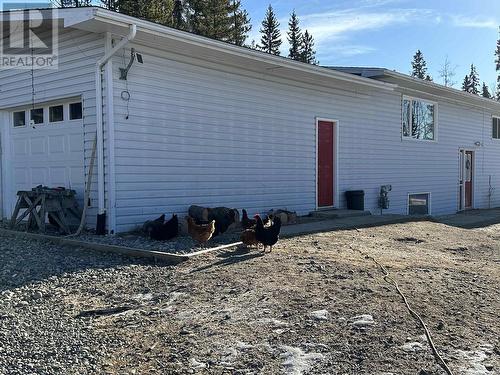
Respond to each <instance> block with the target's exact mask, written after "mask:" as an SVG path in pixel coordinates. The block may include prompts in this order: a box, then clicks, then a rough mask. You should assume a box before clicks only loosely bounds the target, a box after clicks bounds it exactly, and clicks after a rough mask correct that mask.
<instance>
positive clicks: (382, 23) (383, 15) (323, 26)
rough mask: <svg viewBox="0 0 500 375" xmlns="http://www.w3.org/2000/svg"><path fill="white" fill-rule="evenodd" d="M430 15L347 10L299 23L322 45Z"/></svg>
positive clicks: (307, 17) (412, 11) (309, 17)
mask: <svg viewBox="0 0 500 375" xmlns="http://www.w3.org/2000/svg"><path fill="white" fill-rule="evenodd" d="M430 14H431V11H429V10H419V9H395V10H388V11H386V12H359V9H348V10H343V11H335V12H327V13H318V14H309V15H305V16H302V17H301V18H300V21H301V26H302V28H303V29H308V30H309V31H310V32H311V34H312V35H313V36H314V38H315V40H316V42H317V44H322V43H323V42H325V41H332V40H335V39H340V38H345V37H347V36H348V35H349V34H352V33H355V32H359V31H368V30H379V29H382V28H385V27H389V26H392V25H396V24H405V23H409V22H411V21H415V20H419V19H425V18H426V17H427V16H429V15H430ZM424 17H425V18H424Z"/></svg>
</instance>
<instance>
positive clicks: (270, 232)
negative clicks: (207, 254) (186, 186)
mask: <svg viewBox="0 0 500 375" xmlns="http://www.w3.org/2000/svg"><path fill="white" fill-rule="evenodd" d="M242 212H243V216H242V219H241V222H240V223H239V224H241V227H242V229H243V232H242V233H241V242H243V243H244V244H245V245H246V246H256V247H257V249H259V248H260V245H263V246H264V252H265V251H266V249H267V248H269V250H270V251H272V249H273V246H274V245H276V243H277V242H278V240H279V235H280V232H281V226H282V217H281V216H280V214H279V213H278V214H277V215H273V214H270V215H267V216H266V217H265V218H264V219H262V218H261V217H260V216H259V215H255V216H254V218H253V219H250V218H249V217H248V213H247V211H246V210H243V211H242ZM282 212H283V211H282ZM282 212H281V213H282ZM238 216H239V213H238V212H237V211H236V210H229V211H226V214H225V215H224V216H221V217H217V219H213V220H210V221H208V222H202V221H201V220H196V219H195V218H193V217H191V216H187V217H186V223H187V232H188V234H189V235H190V236H191V237H192V238H193V239H194V240H195V241H197V242H198V243H200V244H204V243H206V242H208V241H209V240H210V239H211V238H213V237H215V236H217V235H219V234H222V233H224V232H225V231H226V230H227V229H228V228H229V226H230V225H232V224H233V223H236V224H238V223H237V221H238V219H237V218H238ZM165 219H166V217H165V215H161V216H160V217H159V218H158V219H156V220H152V221H147V222H146V223H144V225H143V232H144V233H145V234H146V236H147V237H149V238H151V239H153V240H156V241H168V240H171V239H173V238H175V237H177V236H178V235H179V224H180V223H179V219H178V217H177V215H173V216H172V218H171V219H170V220H168V221H166V220H165Z"/></svg>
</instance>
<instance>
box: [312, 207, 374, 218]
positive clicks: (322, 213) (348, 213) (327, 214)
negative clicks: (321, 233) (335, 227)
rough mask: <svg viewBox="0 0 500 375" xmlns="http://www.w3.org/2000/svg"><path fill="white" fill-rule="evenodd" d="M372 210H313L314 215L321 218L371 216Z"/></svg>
mask: <svg viewBox="0 0 500 375" xmlns="http://www.w3.org/2000/svg"><path fill="white" fill-rule="evenodd" d="M370 215H371V212H370V211H360V210H335V209H333V210H318V211H313V212H311V216H312V217H317V218H321V219H344V218H350V217H362V216H370Z"/></svg>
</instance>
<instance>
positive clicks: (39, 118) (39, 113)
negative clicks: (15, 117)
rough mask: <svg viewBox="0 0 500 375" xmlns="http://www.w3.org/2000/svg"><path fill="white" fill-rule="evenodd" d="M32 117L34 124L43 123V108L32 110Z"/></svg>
mask: <svg viewBox="0 0 500 375" xmlns="http://www.w3.org/2000/svg"><path fill="white" fill-rule="evenodd" d="M30 118H31V121H33V124H35V125H36V124H43V108H35V109H32V110H30Z"/></svg>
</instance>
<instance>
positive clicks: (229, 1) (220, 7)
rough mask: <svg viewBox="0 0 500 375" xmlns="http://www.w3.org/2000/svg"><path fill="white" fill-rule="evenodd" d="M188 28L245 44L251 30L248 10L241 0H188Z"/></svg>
mask: <svg viewBox="0 0 500 375" xmlns="http://www.w3.org/2000/svg"><path fill="white" fill-rule="evenodd" d="M188 4H189V6H188V9H187V13H188V16H187V18H188V23H189V26H188V30H189V31H191V32H193V33H195V34H199V35H203V36H206V37H209V38H212V39H218V40H222V41H225V42H230V43H234V44H237V45H243V44H244V43H245V40H246V39H247V36H248V32H249V31H250V30H251V25H250V18H249V16H248V12H247V11H246V10H244V9H242V8H241V1H239V0H188Z"/></svg>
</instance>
